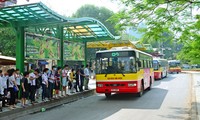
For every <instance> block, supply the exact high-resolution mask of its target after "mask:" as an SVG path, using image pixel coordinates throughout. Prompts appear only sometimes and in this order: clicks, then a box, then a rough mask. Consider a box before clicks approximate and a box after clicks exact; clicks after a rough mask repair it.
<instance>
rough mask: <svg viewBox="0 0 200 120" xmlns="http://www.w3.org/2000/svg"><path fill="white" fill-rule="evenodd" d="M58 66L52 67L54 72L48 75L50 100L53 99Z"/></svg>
mask: <svg viewBox="0 0 200 120" xmlns="http://www.w3.org/2000/svg"><path fill="white" fill-rule="evenodd" d="M56 70H57V68H56V66H52V70H51V71H50V73H49V74H48V78H49V80H48V81H49V100H52V99H53V89H54V84H55V80H56V78H55V74H56Z"/></svg>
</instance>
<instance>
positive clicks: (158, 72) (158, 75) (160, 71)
mask: <svg viewBox="0 0 200 120" xmlns="http://www.w3.org/2000/svg"><path fill="white" fill-rule="evenodd" d="M153 68H154V79H162V78H164V77H167V73H168V69H169V65H168V61H167V60H166V59H159V58H154V59H153Z"/></svg>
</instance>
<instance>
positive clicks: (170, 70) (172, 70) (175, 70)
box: [169, 69, 181, 73]
mask: <svg viewBox="0 0 200 120" xmlns="http://www.w3.org/2000/svg"><path fill="white" fill-rule="evenodd" d="M169 72H170V73H173V72H181V69H169Z"/></svg>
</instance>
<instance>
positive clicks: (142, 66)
mask: <svg viewBox="0 0 200 120" xmlns="http://www.w3.org/2000/svg"><path fill="white" fill-rule="evenodd" d="M140 63H141V64H140V65H141V67H140V68H144V62H143V60H140Z"/></svg>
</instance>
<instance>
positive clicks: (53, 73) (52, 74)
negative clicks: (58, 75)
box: [48, 71, 55, 83]
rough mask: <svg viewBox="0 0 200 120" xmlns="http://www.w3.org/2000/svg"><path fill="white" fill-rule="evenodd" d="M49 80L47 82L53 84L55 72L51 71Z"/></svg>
mask: <svg viewBox="0 0 200 120" xmlns="http://www.w3.org/2000/svg"><path fill="white" fill-rule="evenodd" d="M48 77H49V78H51V79H49V82H51V83H53V82H54V79H55V71H51V72H50V73H49V75H48ZM52 79H53V80H52Z"/></svg>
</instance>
